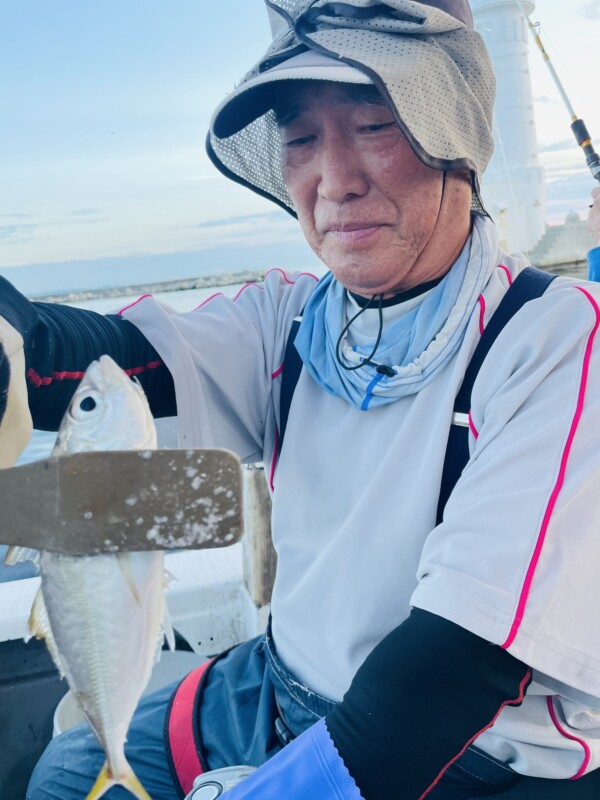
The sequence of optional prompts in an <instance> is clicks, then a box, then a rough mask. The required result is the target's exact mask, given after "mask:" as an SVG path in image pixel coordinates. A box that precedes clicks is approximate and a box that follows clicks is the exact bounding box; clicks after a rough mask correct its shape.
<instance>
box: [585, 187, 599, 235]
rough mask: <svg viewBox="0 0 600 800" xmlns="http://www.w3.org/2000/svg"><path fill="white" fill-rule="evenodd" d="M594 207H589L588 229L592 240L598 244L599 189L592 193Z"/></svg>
mask: <svg viewBox="0 0 600 800" xmlns="http://www.w3.org/2000/svg"><path fill="white" fill-rule="evenodd" d="M592 197H593V198H594V205H593V206H592V207H591V210H590V214H589V217H588V228H589V229H590V230H591V232H592V234H593V235H594V239H596V241H597V242H598V244H600V187H598V188H597V189H594V191H593V192H592Z"/></svg>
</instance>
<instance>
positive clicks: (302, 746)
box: [227, 719, 363, 800]
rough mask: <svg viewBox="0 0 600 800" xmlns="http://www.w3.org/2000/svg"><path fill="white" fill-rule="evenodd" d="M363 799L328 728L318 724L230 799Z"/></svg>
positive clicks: (232, 792)
mask: <svg viewBox="0 0 600 800" xmlns="http://www.w3.org/2000/svg"><path fill="white" fill-rule="evenodd" d="M282 797H285V798H286V800H307V798H315V800H317V798H318V800H363V796H362V795H361V793H360V791H359V790H358V787H357V786H356V784H355V783H354V780H353V779H352V776H351V775H350V773H349V772H348V770H347V769H346V766H345V764H344V762H343V761H342V759H341V758H340V755H339V753H338V751H337V750H336V749H335V745H334V743H333V740H332V739H331V736H330V735H329V731H328V730H327V727H326V725H325V720H324V719H322V720H321V721H320V722H317V723H316V724H315V725H313V726H312V728H309V729H308V730H307V731H305V732H304V733H303V734H302V735H301V736H298V738H297V739H294V741H293V742H292V743H291V744H288V745H287V747H284V748H283V750H281V751H280V752H279V753H277V755H276V756H273V758H272V759H270V761H267V763H266V764H264V765H263V766H262V767H260V768H259V769H257V770H256V772H253V773H252V775H250V776H249V777H247V778H244V780H243V781H242V782H241V783H238V785H237V786H234V787H233V789H230V790H229V791H228V792H227V800H281V798H282Z"/></svg>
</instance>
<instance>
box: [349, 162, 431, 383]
mask: <svg viewBox="0 0 600 800" xmlns="http://www.w3.org/2000/svg"><path fill="white" fill-rule="evenodd" d="M445 193H446V170H444V172H443V175H442V193H441V197H440V207H439V209H438V213H437V217H436V220H435V224H434V226H433V229H432V231H431V233H430V235H429V239H428V240H427V244H429V240H430V239H431V237H432V236H433V233H434V231H435V229H436V227H437V223H438V220H439V218H440V214H441V213H442V205H443V203H444V195H445ZM427 244H426V245H425V246H427ZM376 297H377V295H376V294H374V295H373V297H371V299H370V300H369V302H368V303H367V304H366V305H365V306H363V307H362V308H361V309H360V311H359V312H358V313H357V314H355V315H354V316H353V317H352V319H351V320H350V321H349V322H347V323H346V325H345V326H344V327H343V328H342V332H341V333H340V335H339V337H338V340H337V343H336V345H335V358H336V361H337V362H338V364H339V365H340V367H342V369H345V370H346V371H347V372H353V371H354V370H356V369H360V368H361V367H366V366H367V365H368V364H374V365H375V367H376V369H377V372H379V373H380V374H383V375H387V376H388V377H389V378H393V377H394V375H395V374H396V371H395V370H394V369H392V367H388V366H386V365H385V364H375V362H374V361H373V358H374V356H375V353H376V352H377V348H378V347H379V343H380V342H381V337H382V336H383V294H380V295H379V306H378V311H379V331H378V333H377V339H376V341H375V345H374V347H373V349H372V350H371V353H370V354H369V355H368V356H367V358H365V359H362V360H361V362H360V364H354V365H353V366H351V367H350V366H348V364H344V362H343V361H342V359H341V357H340V345H341V343H342V339H343V338H344V334H346V333H347V332H348V331H349V330H350V326H351V325H352V323H353V322H355V320H357V319H358V318H359V317H360V315H361V314H363V313H364V312H365V311H366V310H367V309H368V308H370V307H371V306H372V304H373V301H374V300H375V298H376Z"/></svg>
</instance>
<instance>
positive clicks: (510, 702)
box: [419, 669, 531, 800]
mask: <svg viewBox="0 0 600 800" xmlns="http://www.w3.org/2000/svg"><path fill="white" fill-rule="evenodd" d="M530 680H531V670H530V669H528V670H527V674H526V675H525V677H524V678H523V680H522V681H521V683H520V684H519V696H518V697H516V698H515V699H514V700H505V701H504V702H503V703H502V705H501V706H500V708H499V709H498V711H497V712H496V714H495V716H494V718H493V720H492V721H491V722H489V723H488V724H487V725H486V726H485V728H482V729H481V730H480V731H478V732H477V733H476V734H475V736H472V737H471V738H470V739H469V741H468V742H467V743H466V744H465V746H464V747H463V749H462V750H461V751H460V752H459V753H457V755H455V756H454V758H453V759H452V760H451V761H449V762H448V763H447V764H446V766H445V767H443V768H442V770H441V771H440V773H439V775H438V776H437V778H436V779H435V780H434V782H433V783H432V784H430V785H429V786H428V787H427V789H425V791H424V792H423V794H422V795H421V796H420V797H419V800H423V798H425V797H427V795H428V794H429V792H431V790H432V789H434V788H435V787H436V786H437V785H438V783H439V782H440V781H441V779H442V777H443V776H444V773H445V772H446V770H447V769H448V767H451V766H452V764H454V762H455V761H458V759H459V758H460V757H461V756H462V754H463V753H464V752H465V751H466V750H467V748H469V747H470V746H471V745H472V744H473V742H474V741H475V739H477V737H478V736H481V734H482V733H484V731H487V730H488V729H489V728H491V727H492V725H493V724H494V723H495V722H496V720H497V719H498V717H499V716H500V714H501V713H502V712H503V711H504V709H505V708H506V706H513V705H518V704H519V703H522V702H523V698H524V697H525V690H526V689H527V685H528V684H529V681H530Z"/></svg>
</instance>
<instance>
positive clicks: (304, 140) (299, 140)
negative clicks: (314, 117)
mask: <svg viewBox="0 0 600 800" xmlns="http://www.w3.org/2000/svg"><path fill="white" fill-rule="evenodd" d="M313 138H314V137H313V136H296V138H295V139H289V140H288V141H287V142H285V146H286V147H302V145H305V144H308V143H309V142H311V141H312V140H313Z"/></svg>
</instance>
